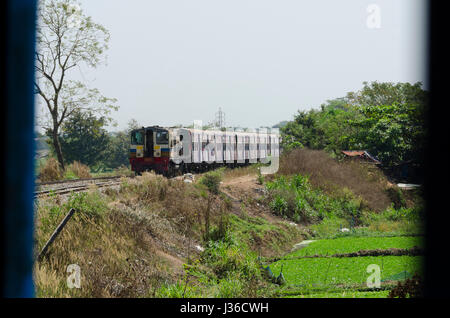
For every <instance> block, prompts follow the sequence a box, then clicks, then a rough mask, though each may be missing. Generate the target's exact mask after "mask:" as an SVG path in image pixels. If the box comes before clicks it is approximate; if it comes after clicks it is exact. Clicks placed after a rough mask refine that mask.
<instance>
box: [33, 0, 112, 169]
mask: <svg viewBox="0 0 450 318" xmlns="http://www.w3.org/2000/svg"><path fill="white" fill-rule="evenodd" d="M109 38H110V35H109V32H108V30H106V29H105V28H104V27H103V26H102V25H100V24H97V23H94V22H93V21H92V19H91V18H90V17H88V16H86V15H84V14H83V12H82V10H81V8H80V6H79V4H78V3H77V2H76V1H73V0H42V1H40V5H39V12H38V26H37V52H36V74H37V75H36V81H35V89H36V94H38V95H39V96H41V97H42V100H43V103H44V105H45V106H44V107H45V108H46V109H47V110H48V111H46V114H47V118H46V119H45V120H44V121H43V122H42V126H43V128H44V129H46V130H47V132H49V133H50V134H51V137H52V142H53V146H54V149H55V152H56V155H57V158H58V161H59V163H60V165H61V167H62V168H63V169H64V159H63V154H62V152H61V146H60V143H59V140H58V134H59V130H60V128H61V126H62V124H63V123H64V121H65V120H66V119H67V118H69V117H70V116H71V115H72V114H73V113H74V112H76V111H83V110H86V109H89V110H90V111H93V112H95V113H100V114H102V115H103V116H105V115H108V114H110V112H111V111H112V110H117V109H118V106H116V105H115V103H116V102H117V101H116V99H112V98H106V97H104V96H102V95H101V94H100V92H99V91H98V90H97V89H90V88H88V87H87V86H86V85H85V84H83V83H82V82H80V81H75V80H69V79H68V75H69V73H70V71H71V70H73V69H74V68H75V67H76V66H80V65H83V64H84V65H86V66H88V67H93V68H95V67H97V65H99V64H100V63H101V62H102V61H104V60H106V56H105V51H106V50H107V49H108V41H109ZM108 118H109V117H108ZM109 119H110V118H109Z"/></svg>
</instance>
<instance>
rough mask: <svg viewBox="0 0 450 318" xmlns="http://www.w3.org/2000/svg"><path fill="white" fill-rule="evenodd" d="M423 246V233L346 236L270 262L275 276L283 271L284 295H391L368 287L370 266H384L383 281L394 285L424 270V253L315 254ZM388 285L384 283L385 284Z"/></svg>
mask: <svg viewBox="0 0 450 318" xmlns="http://www.w3.org/2000/svg"><path fill="white" fill-rule="evenodd" d="M413 246H419V247H423V239H422V238H420V237H344V238H338V239H329V240H318V241H315V242H312V243H310V244H309V245H308V246H307V247H304V248H303V249H300V250H297V251H294V252H292V253H290V254H288V255H286V256H285V257H284V258H283V259H281V260H278V261H276V262H274V263H272V264H271V265H270V268H271V270H272V272H273V274H274V275H275V276H278V275H279V274H280V272H281V268H282V272H283V276H284V278H285V281H286V284H285V285H284V287H283V288H282V290H281V293H282V294H283V295H284V297H308V298H310V297H311V298H324V297H325V298H377V297H387V296H388V295H389V290H386V289H383V290H373V291H371V290H367V284H366V283H367V279H368V278H369V276H370V275H371V274H372V273H373V272H372V271H369V272H368V271H367V270H368V266H369V265H371V264H376V265H378V266H379V268H380V279H381V282H382V284H383V283H385V282H387V283H388V284H390V285H392V284H395V283H396V281H398V280H403V279H405V278H409V277H410V276H412V275H414V274H415V273H416V272H417V273H419V274H421V273H422V262H423V257H422V256H364V257H314V258H298V257H301V256H308V255H323V256H327V255H333V254H339V253H352V252H357V251H360V250H373V249H382V250H383V249H389V248H411V247H413ZM383 286H384V285H383Z"/></svg>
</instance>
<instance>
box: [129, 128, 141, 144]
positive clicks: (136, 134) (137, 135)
mask: <svg viewBox="0 0 450 318" xmlns="http://www.w3.org/2000/svg"><path fill="white" fill-rule="evenodd" d="M131 144H132V145H143V144H144V136H143V135H142V132H141V131H140V130H135V131H133V132H132V133H131Z"/></svg>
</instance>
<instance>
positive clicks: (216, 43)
mask: <svg viewBox="0 0 450 318" xmlns="http://www.w3.org/2000/svg"><path fill="white" fill-rule="evenodd" d="M81 4H82V8H83V10H84V11H85V13H86V14H88V15H90V16H91V17H92V18H93V20H94V21H95V22H97V23H100V24H102V25H104V26H105V27H106V28H107V29H108V30H109V31H110V33H111V41H110V49H109V51H108V52H107V55H108V60H107V65H105V66H101V67H99V68H97V69H92V70H90V69H84V68H80V69H77V70H76V71H75V74H74V76H75V77H77V78H81V79H84V80H85V81H86V82H87V83H88V84H89V85H90V86H92V87H96V88H99V89H100V91H101V92H102V93H103V94H104V95H105V96H108V97H115V98H117V99H118V104H119V105H120V110H119V111H118V112H117V113H115V114H113V117H114V118H115V119H116V120H117V123H118V125H119V126H118V128H116V129H122V128H125V127H126V124H127V122H128V121H129V120H130V119H131V118H135V119H137V120H138V121H139V122H140V123H141V124H142V125H145V126H147V125H156V124H157V125H161V126H170V125H175V124H191V123H192V122H193V120H196V119H201V120H203V121H204V122H208V121H211V120H212V119H213V118H214V114H215V112H216V111H217V110H218V107H219V106H220V107H222V109H223V110H224V112H225V113H226V123H227V125H233V126H243V127H259V126H267V125H269V126H272V125H274V124H276V123H278V122H279V121H282V120H292V118H293V115H294V114H295V113H296V112H297V110H299V109H301V110H307V109H310V108H317V107H319V106H320V104H322V103H323V102H325V101H326V100H327V99H332V98H337V97H342V96H344V95H345V94H346V93H347V92H349V91H355V90H358V89H360V88H361V87H362V82H363V81H375V80H376V81H390V82H416V81H422V82H424V83H425V84H426V82H425V68H424V62H425V58H426V56H425V54H424V53H425V47H426V42H425V41H424V40H425V36H426V33H425V25H426V23H425V18H426V6H425V1H413V0H386V1H381V0H379V1H373V0H372V1H364V0H342V1H336V0H320V1H317V0H316V1H312V0H310V1H301V0H276V1H275V0H220V1H219V0H158V1H154V0H151V1H150V0H129V1H125V0H82V1H81ZM370 4H376V5H377V6H378V8H379V9H380V28H369V27H368V25H367V19H368V17H369V15H370V14H371V13H370V12H368V11H367V10H368V6H369V5H370Z"/></svg>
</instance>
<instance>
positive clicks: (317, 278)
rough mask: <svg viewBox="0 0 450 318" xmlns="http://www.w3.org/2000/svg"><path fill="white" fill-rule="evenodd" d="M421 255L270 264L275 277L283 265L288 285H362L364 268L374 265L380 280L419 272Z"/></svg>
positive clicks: (303, 260) (305, 260)
mask: <svg viewBox="0 0 450 318" xmlns="http://www.w3.org/2000/svg"><path fill="white" fill-rule="evenodd" d="M421 262H422V257H421V256H377V257H373V256H368V257H348V258H334V257H333V258H306V259H293V260H283V261H278V262H276V263H274V264H272V265H271V268H272V271H273V273H274V274H275V275H278V274H279V273H280V270H281V265H283V275H284V278H285V279H286V282H287V283H288V284H294V285H305V286H321V285H328V284H333V285H334V284H355V283H359V284H365V282H366V280H367V277H368V276H369V275H370V273H368V272H367V266H369V265H370V264H377V265H379V266H380V269H381V279H382V280H383V279H385V278H387V277H389V276H392V275H395V274H398V273H400V272H403V271H407V272H408V273H412V274H413V273H415V272H416V271H420V267H421V266H420V265H421Z"/></svg>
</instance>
